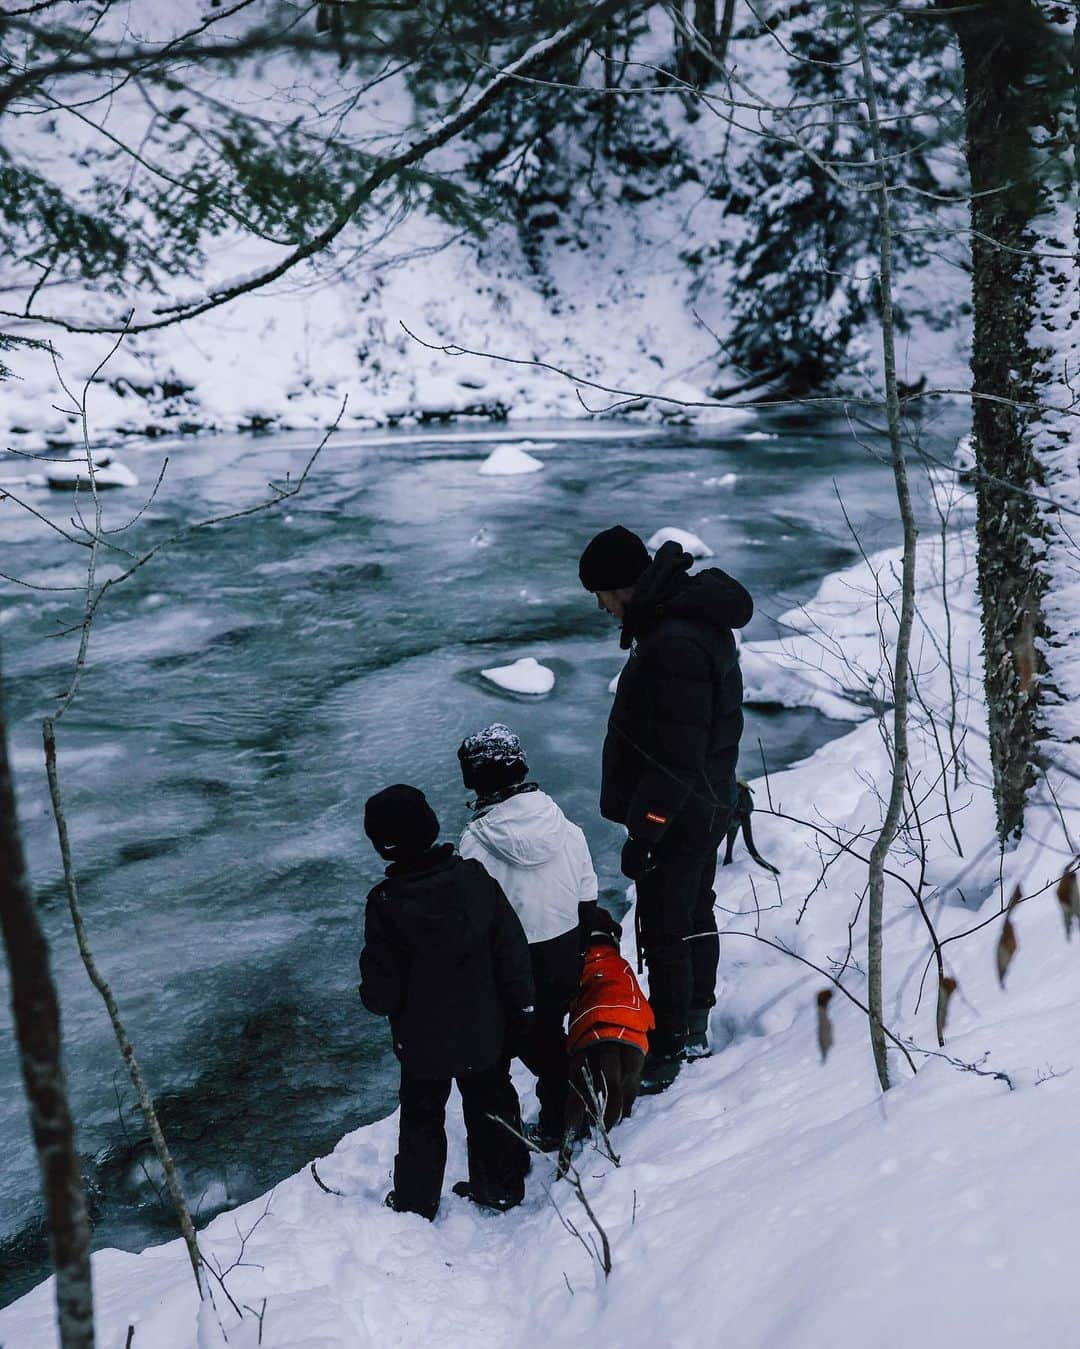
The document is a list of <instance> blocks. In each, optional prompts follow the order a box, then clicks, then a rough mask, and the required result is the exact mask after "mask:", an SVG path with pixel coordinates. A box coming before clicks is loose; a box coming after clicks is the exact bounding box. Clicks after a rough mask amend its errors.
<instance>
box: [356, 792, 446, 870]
mask: <svg viewBox="0 0 1080 1349" xmlns="http://www.w3.org/2000/svg"><path fill="white" fill-rule="evenodd" d="M364 832H365V833H366V834H367V836H368V838H369V839H371V841H372V843H373V844H374V845H375V850H376V851H377V852H378V854H379V856H380V857H385V858H386V860H387V861H388V862H396V861H400V860H401V859H402V858H407V857H421V856H422V855H423V854H424V853H426V852H427V850H428V849H429V848H430V847H432V846H433V844H434V843H435V840H436V839H437V838H438V837H439V821H438V819H437V818H436V816H435V812H434V811H433V810H432V809H431V807H430V806H429V805H428V803H427V797H426V796H425V795H424V793H423V792H422V791H419V790H418V789H417V788H416V787H408V786H406V785H405V784H404V783H401V782H399V783H396V784H395V785H394V786H393V787H386V788H384V789H383V790H382V791H381V792H376V794H375V795H374V796H372V797H369V798H368V801H367V804H366V805H365V806H364Z"/></svg>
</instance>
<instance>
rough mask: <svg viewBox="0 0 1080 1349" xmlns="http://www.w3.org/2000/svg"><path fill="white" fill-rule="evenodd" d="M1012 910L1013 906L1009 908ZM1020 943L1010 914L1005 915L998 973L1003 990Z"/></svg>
mask: <svg viewBox="0 0 1080 1349" xmlns="http://www.w3.org/2000/svg"><path fill="white" fill-rule="evenodd" d="M1009 907H1010V908H1011V907H1012V905H1010V906H1009ZM1018 945H1019V942H1018V941H1017V940H1016V929H1015V928H1014V927H1013V925H1012V919H1011V918H1010V917H1009V915H1008V914H1006V915H1005V922H1004V924H1003V925H1002V928H1001V936H1000V937H999V938H998V944H997V972H998V983H999V984H1000V985H1001V987H1002V988H1004V987H1005V973H1006V971H1007V970H1008V968H1009V966H1010V965H1011V964H1012V959H1013V956H1014V955H1016V948H1017V946H1018Z"/></svg>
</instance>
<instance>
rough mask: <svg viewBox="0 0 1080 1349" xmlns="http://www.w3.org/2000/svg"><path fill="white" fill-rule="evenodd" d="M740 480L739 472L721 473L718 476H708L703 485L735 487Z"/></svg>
mask: <svg viewBox="0 0 1080 1349" xmlns="http://www.w3.org/2000/svg"><path fill="white" fill-rule="evenodd" d="M738 481H739V475H738V474H737V473H721V475H720V476H719V477H718V478H706V479H705V480H704V481H703V482H702V484H701V485H702V487H734V486H735V484H736V483H737V482H738Z"/></svg>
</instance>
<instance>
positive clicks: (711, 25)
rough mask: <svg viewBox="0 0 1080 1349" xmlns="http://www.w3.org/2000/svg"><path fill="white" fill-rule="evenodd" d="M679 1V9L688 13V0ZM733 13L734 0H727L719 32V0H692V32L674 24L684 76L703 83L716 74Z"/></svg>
mask: <svg viewBox="0 0 1080 1349" xmlns="http://www.w3.org/2000/svg"><path fill="white" fill-rule="evenodd" d="M676 3H677V4H678V5H679V12H680V13H683V14H685V13H686V11H685V0H676ZM734 15H735V0H724V18H723V25H722V29H721V32H720V33H718V32H717V26H716V0H693V20H692V23H693V33H690V32H686V31H682V29H680V27H679V25H678V24H676V28H675V44H676V54H677V65H676V70H677V73H678V76H679V78H680V79H681V80H685V81H686V82H687V84H696V85H704V84H707V83H708V82H709V80H710V79H712V78H713V77H714V76H715V75H716V73H717V67H718V64H720V63H722V62H723V60H724V55H725V53H726V50H727V44H728V41H729V40H730V37H731V25H732V22H733V20H734ZM686 17H687V18H689V17H690V16H689V15H687V16H686ZM721 38H722V40H721Z"/></svg>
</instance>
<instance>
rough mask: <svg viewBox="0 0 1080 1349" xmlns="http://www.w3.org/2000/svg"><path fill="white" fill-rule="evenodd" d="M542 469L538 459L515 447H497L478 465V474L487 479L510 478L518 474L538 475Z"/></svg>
mask: <svg viewBox="0 0 1080 1349" xmlns="http://www.w3.org/2000/svg"><path fill="white" fill-rule="evenodd" d="M543 467H544V466H543V464H542V463H541V462H540V460H539V459H536V458H534V457H533V456H532V455H531V454H527V453H526V452H525V451H524V450H521V449H518V447H517V446H516V445H498V446H496V447H495V449H494V450H492V452H491V453H490V454H489V455H488V457H487V458H486V459H485V460H484V462H483V463H482V464H481V465H480V472H481V473H483V474H485V475H486V476H487V477H511V476H513V475H515V474H518V473H539V472H540V470H541V469H542V468H543Z"/></svg>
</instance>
